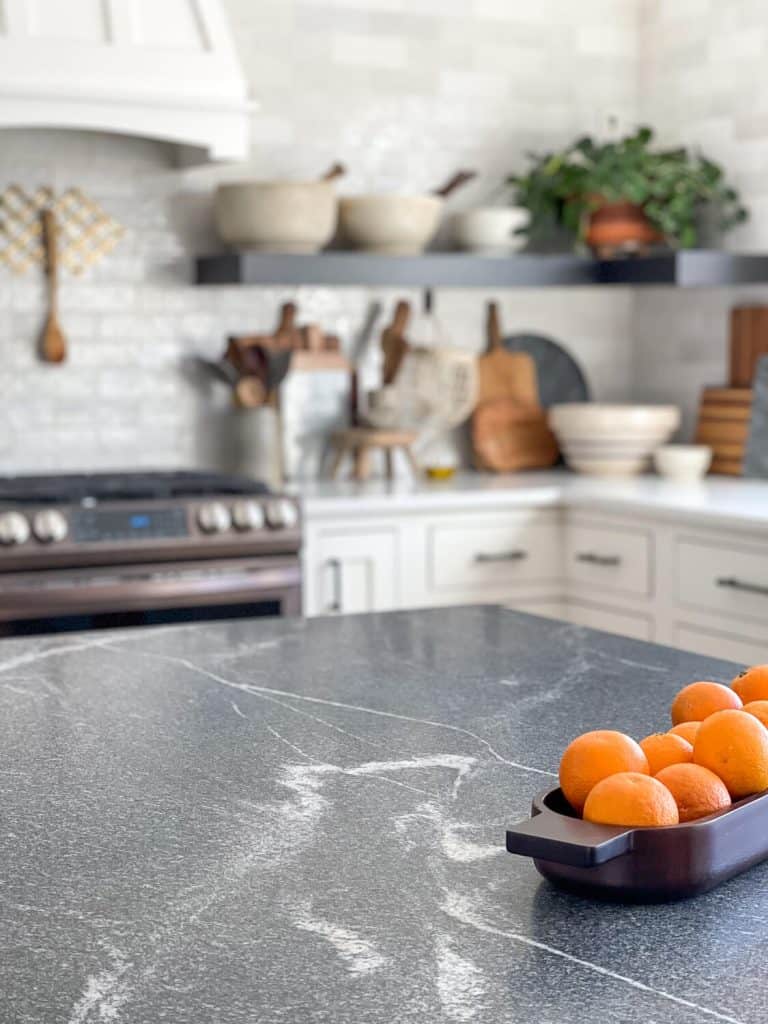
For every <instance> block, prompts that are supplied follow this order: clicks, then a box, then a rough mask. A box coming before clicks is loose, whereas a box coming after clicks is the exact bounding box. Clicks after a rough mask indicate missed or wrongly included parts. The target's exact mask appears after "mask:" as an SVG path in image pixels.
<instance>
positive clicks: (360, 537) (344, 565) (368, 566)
mask: <svg viewBox="0 0 768 1024" xmlns="http://www.w3.org/2000/svg"><path fill="white" fill-rule="evenodd" d="M304 578H305V583H304V587H305V590H304V606H305V613H306V614H307V615H332V614H337V615H338V614H354V613H356V612H381V611H387V610H389V609H392V608H397V607H398V605H399V600H398V596H399V586H398V580H399V565H398V545H397V530H396V528H387V527H383V528H380V529H357V530H356V529H355V528H354V527H352V528H348V529H342V530H335V529H324V530H321V531H319V533H318V536H317V537H316V538H315V542H314V544H313V545H312V548H311V557H310V558H309V559H307V557H306V552H305V572H304Z"/></svg>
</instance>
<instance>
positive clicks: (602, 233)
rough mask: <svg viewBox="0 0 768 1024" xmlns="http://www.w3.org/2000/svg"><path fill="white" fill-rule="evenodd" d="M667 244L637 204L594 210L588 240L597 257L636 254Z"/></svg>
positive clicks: (620, 204) (608, 206) (623, 203)
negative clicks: (621, 253)
mask: <svg viewBox="0 0 768 1024" xmlns="http://www.w3.org/2000/svg"><path fill="white" fill-rule="evenodd" d="M663 240H664V236H663V235H662V234H661V233H660V232H659V231H657V229H656V228H655V227H654V226H653V224H651V222H650V221H649V220H648V218H647V217H646V215H645V213H644V211H643V208H642V206H638V205H637V204H636V203H627V202H620V203H605V204H604V205H603V206H601V207H600V208H599V209H597V210H595V211H594V212H593V213H592V215H591V217H590V219H589V226H588V227H587V232H586V236H585V241H586V243H587V245H588V246H589V247H590V248H591V249H594V250H595V251H596V252H597V253H598V254H606V255H612V254H613V253H616V252H637V251H639V250H642V249H645V248H647V247H648V246H650V245H654V244H657V243H659V242H662V241H663Z"/></svg>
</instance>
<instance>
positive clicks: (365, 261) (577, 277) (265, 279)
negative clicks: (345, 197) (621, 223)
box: [196, 249, 768, 288]
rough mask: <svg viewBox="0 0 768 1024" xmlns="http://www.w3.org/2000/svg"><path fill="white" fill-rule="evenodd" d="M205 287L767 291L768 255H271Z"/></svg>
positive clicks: (201, 263) (238, 256) (210, 262)
mask: <svg viewBox="0 0 768 1024" xmlns="http://www.w3.org/2000/svg"><path fill="white" fill-rule="evenodd" d="M196 283H197V284H200V285H216V284H218V285H233V284H241V285H332V286H337V287H343V286H345V285H349V286H355V285H367V286H371V287H384V288H386V287H395V288H552V287H568V286H573V285H582V286H585V285H592V286H594V285H668V286H670V285H671V286H674V287H678V288H696V287H707V288H717V287H727V286H730V285H739V284H768V255H763V254H760V253H754V254H753V253H731V252H724V251H722V250H718V249H686V250H680V251H677V252H663V253H658V254H655V255H651V256H637V257H626V258H622V259H616V260H592V259H587V258H585V257H580V256H571V255H568V254H563V255H553V256H537V255H531V254H527V253H523V254H521V255H517V256H509V257H506V256H505V257H494V256H476V255H473V254H471V253H459V252H425V253H423V254H422V255H420V256H382V255H378V254H376V253H366V252H342V251H336V250H331V251H327V252H319V253H272V252H260V251H256V250H248V249H243V250H237V251H230V252H224V253H220V254H218V255H214V256H202V257H200V258H199V259H198V260H197V273H196Z"/></svg>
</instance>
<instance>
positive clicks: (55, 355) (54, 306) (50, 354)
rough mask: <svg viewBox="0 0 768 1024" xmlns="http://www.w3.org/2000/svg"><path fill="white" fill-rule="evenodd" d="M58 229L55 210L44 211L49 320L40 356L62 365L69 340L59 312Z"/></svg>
mask: <svg viewBox="0 0 768 1024" xmlns="http://www.w3.org/2000/svg"><path fill="white" fill-rule="evenodd" d="M57 236H58V229H57V224H56V215H55V214H54V212H53V210H44V211H43V238H44V241H45V255H46V265H47V272H48V319H47V320H46V322H45V328H44V330H43V338H42V344H41V346H40V354H41V356H42V358H43V360H44V361H45V362H46V363H62V362H64V360H65V359H66V357H67V340H66V338H65V337H64V332H63V331H62V329H61V326H60V325H59V311H58V284H59V264H58V252H57V246H58V237H57Z"/></svg>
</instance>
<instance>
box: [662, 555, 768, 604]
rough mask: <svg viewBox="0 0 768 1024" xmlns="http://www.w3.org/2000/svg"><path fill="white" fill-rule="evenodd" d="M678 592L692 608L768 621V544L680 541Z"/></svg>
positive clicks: (683, 602)
mask: <svg viewBox="0 0 768 1024" xmlns="http://www.w3.org/2000/svg"><path fill="white" fill-rule="evenodd" d="M677 593H678V598H679V601H680V603H681V604H684V605H688V606H689V607H691V608H702V609H705V610H706V611H712V612H718V613H720V614H722V615H728V616H732V617H733V618H734V620H737V619H742V618H749V619H755V620H757V621H759V622H768V545H766V546H765V547H741V546H738V547H737V546H736V545H734V546H731V545H728V546H726V545H724V544H723V545H720V544H710V543H707V542H705V541H698V540H687V539H681V540H679V541H678V544H677Z"/></svg>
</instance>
